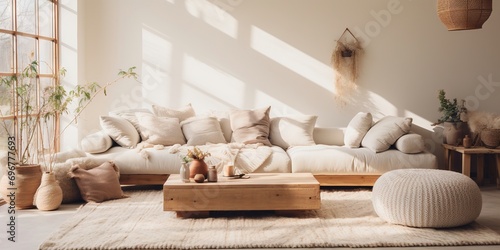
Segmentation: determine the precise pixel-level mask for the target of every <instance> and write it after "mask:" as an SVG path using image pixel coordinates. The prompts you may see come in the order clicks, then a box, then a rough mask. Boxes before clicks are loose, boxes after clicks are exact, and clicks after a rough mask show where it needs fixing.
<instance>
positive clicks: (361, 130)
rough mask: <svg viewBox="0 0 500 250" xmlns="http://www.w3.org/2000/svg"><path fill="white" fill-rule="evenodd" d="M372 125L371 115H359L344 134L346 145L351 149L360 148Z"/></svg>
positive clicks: (353, 119) (360, 113)
mask: <svg viewBox="0 0 500 250" xmlns="http://www.w3.org/2000/svg"><path fill="white" fill-rule="evenodd" d="M372 123H373V118H372V114H371V113H365V112H359V113H357V114H356V115H355V116H354V117H353V118H352V120H351V121H350V122H349V124H348V125H347V128H346V130H345V134H344V145H345V146H347V147H350V148H359V146H361V141H362V140H363V137H365V135H366V133H367V132H368V130H369V129H370V127H371V126H372Z"/></svg>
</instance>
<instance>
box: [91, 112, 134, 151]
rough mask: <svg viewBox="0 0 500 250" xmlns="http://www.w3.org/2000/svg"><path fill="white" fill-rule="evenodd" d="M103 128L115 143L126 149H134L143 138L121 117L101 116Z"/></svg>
mask: <svg viewBox="0 0 500 250" xmlns="http://www.w3.org/2000/svg"><path fill="white" fill-rule="evenodd" d="M99 120H100V124H101V128H102V129H103V130H104V132H106V134H108V136H109V137H111V139H113V141H115V142H116V143H118V145H120V146H122V147H125V148H134V147H135V146H136V145H137V143H139V141H140V139H141V137H140V136H139V133H137V130H136V129H135V127H134V125H132V123H130V122H129V121H127V120H126V119H125V118H122V117H119V116H100V117H99Z"/></svg>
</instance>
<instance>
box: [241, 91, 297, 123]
mask: <svg viewBox="0 0 500 250" xmlns="http://www.w3.org/2000/svg"><path fill="white" fill-rule="evenodd" d="M265 106H271V117H276V116H286V115H290V114H301V112H300V111H298V110H296V109H294V108H292V107H291V106H290V105H288V104H286V103H284V102H281V101H279V100H278V99H276V98H274V97H273V96H271V95H268V94H267V93H265V92H262V91H259V90H256V91H255V106H254V107H251V109H254V108H263V107H265Z"/></svg>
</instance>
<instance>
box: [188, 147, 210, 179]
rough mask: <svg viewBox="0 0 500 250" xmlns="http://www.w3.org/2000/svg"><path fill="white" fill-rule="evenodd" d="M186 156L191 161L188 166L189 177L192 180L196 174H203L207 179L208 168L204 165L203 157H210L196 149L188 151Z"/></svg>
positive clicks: (208, 154)
mask: <svg viewBox="0 0 500 250" xmlns="http://www.w3.org/2000/svg"><path fill="white" fill-rule="evenodd" d="M186 156H187V157H188V158H190V159H191V163H190V165H189V177H190V178H194V176H195V175H196V174H203V175H204V176H205V179H206V178H208V166H207V163H205V161H204V160H205V157H207V156H210V153H208V152H203V151H202V150H200V149H199V148H198V147H196V146H195V147H193V149H188V151H187V154H186Z"/></svg>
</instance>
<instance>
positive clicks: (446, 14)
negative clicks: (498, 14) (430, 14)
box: [437, 0, 493, 30]
mask: <svg viewBox="0 0 500 250" xmlns="http://www.w3.org/2000/svg"><path fill="white" fill-rule="evenodd" d="M492 10H493V3H492V0H438V2H437V13H438V17H439V19H441V22H442V23H443V24H444V25H445V26H446V27H447V28H448V30H470V29H481V28H482V27H483V24H484V22H486V20H488V18H489V17H490V15H491V12H492Z"/></svg>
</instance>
